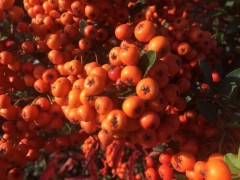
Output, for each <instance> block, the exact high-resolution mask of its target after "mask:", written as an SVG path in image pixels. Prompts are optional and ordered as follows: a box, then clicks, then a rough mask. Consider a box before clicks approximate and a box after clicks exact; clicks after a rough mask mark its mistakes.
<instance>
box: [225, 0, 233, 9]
mask: <svg viewBox="0 0 240 180" xmlns="http://www.w3.org/2000/svg"><path fill="white" fill-rule="evenodd" d="M233 5H234V0H232V1H227V2H226V3H225V6H227V7H233Z"/></svg>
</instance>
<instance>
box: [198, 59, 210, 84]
mask: <svg viewBox="0 0 240 180" xmlns="http://www.w3.org/2000/svg"><path fill="white" fill-rule="evenodd" d="M199 66H200V67H201V69H202V72H203V75H204V78H205V80H206V82H207V84H208V85H209V87H210V88H213V79H212V73H211V69H210V67H209V66H208V64H207V63H206V62H205V61H204V60H200V61H199Z"/></svg>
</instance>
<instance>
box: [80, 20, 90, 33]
mask: <svg viewBox="0 0 240 180" xmlns="http://www.w3.org/2000/svg"><path fill="white" fill-rule="evenodd" d="M87 25H88V23H87V21H86V20H85V19H81V20H80V21H79V24H78V26H79V30H80V32H81V33H82V34H83V33H84V28H85V27H86V26H87Z"/></svg>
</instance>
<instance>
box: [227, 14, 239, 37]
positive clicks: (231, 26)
mask: <svg viewBox="0 0 240 180" xmlns="http://www.w3.org/2000/svg"><path fill="white" fill-rule="evenodd" d="M239 23H240V18H239V17H234V18H233V20H232V21H230V22H229V23H228V24H227V27H226V33H227V34H231V33H236V31H237V29H238V26H239Z"/></svg>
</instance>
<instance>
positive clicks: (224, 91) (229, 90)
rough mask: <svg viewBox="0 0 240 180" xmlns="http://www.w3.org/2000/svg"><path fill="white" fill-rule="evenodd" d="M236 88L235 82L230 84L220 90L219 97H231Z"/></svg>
mask: <svg viewBox="0 0 240 180" xmlns="http://www.w3.org/2000/svg"><path fill="white" fill-rule="evenodd" d="M235 87H237V84H236V83H235V82H230V83H229V84H227V85H226V86H224V87H223V88H222V89H221V90H220V93H219V95H220V96H226V97H230V96H231V94H232V93H233V91H234V88H235Z"/></svg>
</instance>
